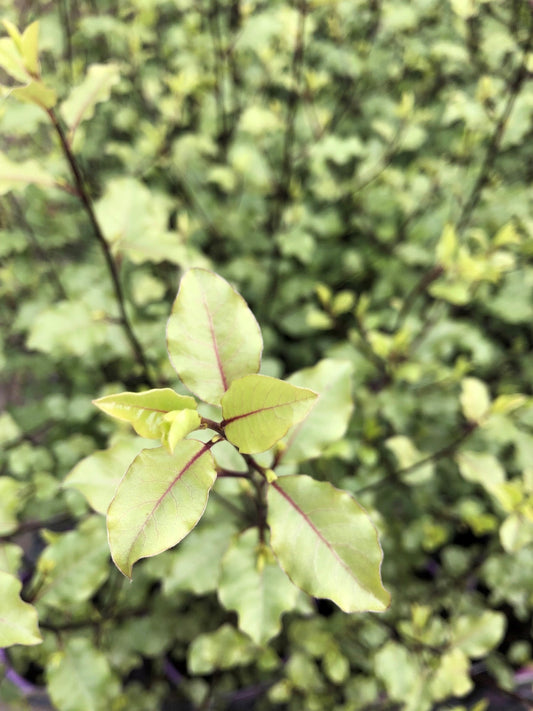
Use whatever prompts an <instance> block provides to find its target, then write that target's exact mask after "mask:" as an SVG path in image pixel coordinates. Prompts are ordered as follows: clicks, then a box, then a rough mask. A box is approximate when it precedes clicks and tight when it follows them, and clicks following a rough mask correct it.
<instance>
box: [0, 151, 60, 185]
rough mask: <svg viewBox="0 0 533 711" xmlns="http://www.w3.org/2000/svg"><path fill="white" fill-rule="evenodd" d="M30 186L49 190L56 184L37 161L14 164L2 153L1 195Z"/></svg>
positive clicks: (0, 168)
mask: <svg viewBox="0 0 533 711" xmlns="http://www.w3.org/2000/svg"><path fill="white" fill-rule="evenodd" d="M28 185H39V186H40V187H44V188H49V187H53V186H55V185H56V182H55V180H54V178H53V177H52V176H51V175H48V173H46V172H45V171H44V170H42V168H41V167H40V165H39V163H38V162H37V161H34V160H27V161H23V162H20V163H14V162H12V161H10V160H9V158H7V157H6V156H5V155H3V154H1V153H0V195H5V194H6V193H8V192H10V191H11V190H20V189H23V188H26V187H27V186H28Z"/></svg>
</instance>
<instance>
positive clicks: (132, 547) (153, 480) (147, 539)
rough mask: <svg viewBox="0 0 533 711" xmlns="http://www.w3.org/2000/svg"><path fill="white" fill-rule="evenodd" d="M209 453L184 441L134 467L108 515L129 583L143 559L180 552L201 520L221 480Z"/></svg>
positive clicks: (146, 453) (144, 455)
mask: <svg viewBox="0 0 533 711" xmlns="http://www.w3.org/2000/svg"><path fill="white" fill-rule="evenodd" d="M209 449H210V444H204V443H202V442H197V441H196V440H182V441H181V442H178V444H177V446H176V448H175V449H174V452H173V453H172V454H170V453H169V452H168V451H167V450H166V449H165V448H164V447H158V448H157V449H148V450H143V451H142V452H141V453H140V454H139V455H138V456H137V457H136V458H135V459H134V461H133V462H132V464H131V466H130V467H129V469H128V471H127V472H126V474H125V475H124V477H123V479H122V481H121V482H120V484H119V486H118V489H117V491H116V494H115V496H114V498H113V500H112V501H111V504H110V506H109V510H108V512H107V529H108V534H109V546H110V548H111V555H112V557H113V560H114V562H115V564H116V566H117V568H118V569H119V570H120V571H121V572H122V573H124V575H126V576H127V577H129V578H131V569H132V567H133V564H134V563H135V562H136V561H137V560H139V558H147V557H150V556H153V555H157V553H161V552H162V551H164V550H167V549H168V548H171V547H172V546H175V545H176V543H179V541H181V539H182V538H185V536H186V535H187V534H188V533H189V532H190V531H191V530H192V529H193V528H194V527H195V526H196V524H197V523H198V521H199V520H200V518H201V516H202V514H203V512H204V510H205V507H206V504H207V498H208V496H209V491H210V489H211V487H212V486H213V483H214V481H215V479H216V471H215V466H214V463H213V457H212V456H211V453H210V451H209Z"/></svg>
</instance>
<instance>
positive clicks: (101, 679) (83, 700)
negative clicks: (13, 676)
mask: <svg viewBox="0 0 533 711" xmlns="http://www.w3.org/2000/svg"><path fill="white" fill-rule="evenodd" d="M46 678H47V681H48V684H47V687H48V691H49V693H50V698H51V699H52V702H53V704H54V707H55V708H56V709H58V711H81V710H82V709H83V711H109V709H112V708H115V706H114V703H113V702H114V701H115V699H117V698H118V696H119V694H120V692H121V687H120V683H119V681H118V679H117V678H116V676H115V675H114V674H113V672H112V671H111V668H110V666H109V662H108V660H107V658H106V655H105V654H104V653H103V652H99V651H98V650H97V649H96V648H95V647H94V646H93V644H92V643H91V641H90V640H89V639H87V638H83V637H74V638H72V637H71V638H68V639H67V640H66V642H64V643H63V644H62V645H61V651H59V652H57V653H55V654H53V655H51V657H50V659H49V661H48V664H47V667H46Z"/></svg>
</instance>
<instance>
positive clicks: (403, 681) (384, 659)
mask: <svg viewBox="0 0 533 711" xmlns="http://www.w3.org/2000/svg"><path fill="white" fill-rule="evenodd" d="M375 670H376V675H377V676H378V677H379V678H380V679H382V681H383V682H384V684H385V688H386V689H387V691H388V693H389V694H390V696H391V698H392V699H394V700H396V701H402V702H403V701H404V700H405V699H408V698H409V697H410V696H411V694H412V693H413V691H414V690H415V689H416V685H417V681H418V679H419V678H420V672H421V669H420V665H419V663H418V660H417V658H416V657H415V656H414V655H413V654H411V653H410V652H409V651H408V650H407V649H406V648H405V647H404V646H402V645H401V644H399V643H398V642H394V641H392V640H391V641H388V642H386V643H385V644H384V645H383V646H382V647H381V649H380V650H379V652H378V653H377V654H376V657H375Z"/></svg>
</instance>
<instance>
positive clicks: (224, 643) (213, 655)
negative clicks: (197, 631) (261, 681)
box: [187, 624, 257, 674]
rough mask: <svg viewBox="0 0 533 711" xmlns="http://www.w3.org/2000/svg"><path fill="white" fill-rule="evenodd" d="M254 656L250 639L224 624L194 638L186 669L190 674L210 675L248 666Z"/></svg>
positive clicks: (254, 652) (253, 645) (253, 647)
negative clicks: (223, 670) (222, 670)
mask: <svg viewBox="0 0 533 711" xmlns="http://www.w3.org/2000/svg"><path fill="white" fill-rule="evenodd" d="M256 655H257V647H256V645H255V644H254V643H253V642H252V641H251V640H250V638H249V637H247V636H246V635H245V634H243V633H242V632H239V631H238V630H236V629H235V628H234V627H232V626H231V625H228V624H226V625H222V627H220V628H219V629H218V630H216V632H211V633H210V634H201V635H199V636H198V637H196V639H195V640H194V641H193V643H192V644H191V646H190V647H189V651H188V653H187V667H188V669H189V672H190V673H191V674H211V673H212V672H214V671H218V670H221V669H232V668H233V667H238V666H243V665H245V664H249V663H250V662H251V661H252V660H253V659H254V658H255V656H256Z"/></svg>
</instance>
